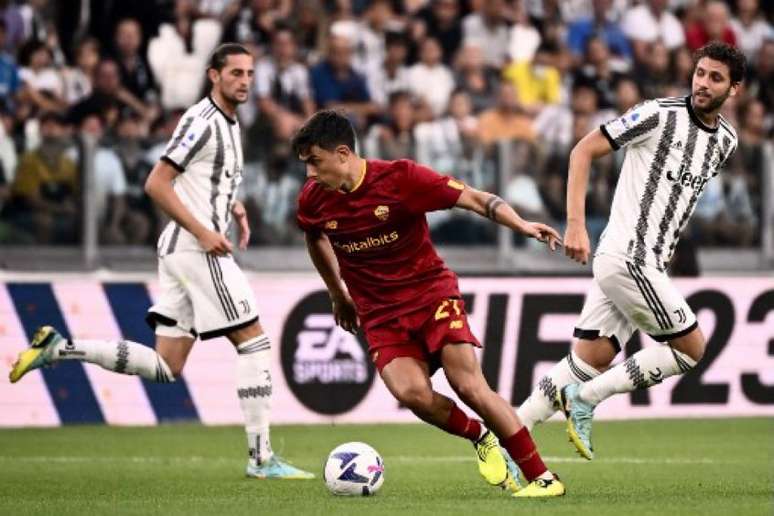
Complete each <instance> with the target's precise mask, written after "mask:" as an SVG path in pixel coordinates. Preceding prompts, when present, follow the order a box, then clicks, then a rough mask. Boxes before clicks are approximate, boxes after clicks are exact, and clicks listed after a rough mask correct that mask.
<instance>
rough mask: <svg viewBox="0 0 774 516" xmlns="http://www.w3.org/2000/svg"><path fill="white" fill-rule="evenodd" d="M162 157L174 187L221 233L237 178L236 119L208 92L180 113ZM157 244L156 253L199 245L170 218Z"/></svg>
mask: <svg viewBox="0 0 774 516" xmlns="http://www.w3.org/2000/svg"><path fill="white" fill-rule="evenodd" d="M161 159H162V160H164V161H166V162H167V163H169V164H170V165H172V166H173V167H175V168H176V169H177V170H178V172H180V174H179V175H178V176H177V177H176V178H175V183H174V188H175V192H176V193H177V195H178V196H179V197H180V200H181V201H182V202H183V204H184V205H185V207H186V208H188V210H189V211H190V212H191V214H193V216H194V217H196V219H197V220H198V221H199V222H201V223H202V224H203V225H204V226H206V227H207V228H209V229H212V230H215V231H218V232H220V233H221V234H226V232H227V230H228V227H229V224H230V222H231V207H232V206H233V204H234V198H235V197H236V193H237V188H239V184H240V183H241V182H242V170H243V167H242V164H243V156H242V143H241V139H240V135H239V123H238V122H237V121H236V120H235V119H233V118H231V117H229V116H228V115H226V114H225V113H224V112H223V111H221V109H220V108H219V107H218V106H217V105H216V104H215V102H213V100H212V98H210V97H209V96H207V97H205V98H204V99H202V100H200V101H199V102H198V103H197V104H194V105H193V106H191V107H190V108H189V109H188V110H187V111H186V112H185V114H183V117H182V118H181V119H180V122H179V123H178V125H177V128H176V129H175V132H174V134H173V135H172V139H171V140H170V142H169V144H168V145H167V148H166V150H165V151H164V156H163V157H162V158H161ZM157 249H158V255H159V256H166V255H168V254H170V253H173V252H175V251H190V250H198V251H201V250H202V248H201V246H200V245H199V243H198V241H197V240H196V238H195V237H194V236H193V235H192V234H191V233H189V232H188V231H186V230H185V229H183V228H182V227H180V225H179V224H178V223H176V222H175V221H174V220H173V221H170V222H169V224H167V227H166V228H164V231H163V232H162V233H161V236H160V237H159V241H158V246H157Z"/></svg>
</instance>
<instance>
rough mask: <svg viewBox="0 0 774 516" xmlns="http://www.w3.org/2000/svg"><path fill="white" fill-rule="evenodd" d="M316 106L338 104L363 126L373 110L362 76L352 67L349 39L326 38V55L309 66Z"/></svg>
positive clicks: (323, 106) (339, 37) (328, 106)
mask: <svg viewBox="0 0 774 516" xmlns="http://www.w3.org/2000/svg"><path fill="white" fill-rule="evenodd" d="M310 77H311V82H312V89H313V90H314V97H315V102H316V103H317V108H318V109H322V108H341V109H344V110H345V111H346V112H347V113H348V114H349V116H351V117H353V119H354V121H355V125H356V127H358V128H361V129H362V128H363V127H364V126H365V123H366V121H367V118H368V117H369V116H371V115H372V114H373V113H374V112H375V111H376V110H377V107H376V104H374V103H373V102H371V96H370V94H369V93H368V86H367V85H366V80H365V77H363V76H362V75H361V74H360V73H358V72H356V71H355V69H354V68H353V67H352V43H351V42H350V41H349V40H348V39H347V38H343V37H341V36H332V37H331V38H330V39H329V40H328V57H327V59H326V60H325V61H322V62H320V63H318V64H317V65H316V66H314V67H313V68H312V69H311V70H310Z"/></svg>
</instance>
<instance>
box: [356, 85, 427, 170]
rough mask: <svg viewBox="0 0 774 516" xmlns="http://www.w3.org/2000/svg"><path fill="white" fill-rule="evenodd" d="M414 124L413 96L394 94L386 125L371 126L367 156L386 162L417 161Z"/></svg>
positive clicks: (366, 143) (366, 145) (367, 143)
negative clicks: (396, 160)
mask: <svg viewBox="0 0 774 516" xmlns="http://www.w3.org/2000/svg"><path fill="white" fill-rule="evenodd" d="M414 124H415V120H414V106H413V103H412V100H411V94H409V93H408V92H406V91H397V92H394V93H392V94H391V95H390V103H389V111H388V113H387V121H386V123H382V124H374V125H373V126H371V129H370V131H369V132H368V136H367V137H366V138H365V141H364V147H365V151H366V155H367V156H368V157H370V158H375V159H384V160H395V159H403V158H408V159H416V141H415V140H414Z"/></svg>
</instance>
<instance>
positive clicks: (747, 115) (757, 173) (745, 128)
mask: <svg viewBox="0 0 774 516" xmlns="http://www.w3.org/2000/svg"><path fill="white" fill-rule="evenodd" d="M739 121H740V127H739V131H738V134H739V145H738V147H737V149H736V152H735V153H734V159H736V160H738V164H739V168H740V169H741V170H742V171H744V173H745V175H746V179H747V184H748V187H749V192H750V202H751V204H752V210H753V213H754V214H755V217H756V218H757V219H758V220H763V218H764V213H763V199H762V196H763V194H764V192H765V190H766V186H765V185H764V181H765V180H766V167H768V166H770V163H767V162H766V150H765V148H764V146H765V144H766V142H767V140H768V138H767V137H766V109H765V107H764V106H763V103H762V102H760V101H757V100H752V101H750V102H749V103H747V104H746V105H744V106H743V107H742V109H741V112H740V115H739ZM769 180H770V181H774V178H770V179H769Z"/></svg>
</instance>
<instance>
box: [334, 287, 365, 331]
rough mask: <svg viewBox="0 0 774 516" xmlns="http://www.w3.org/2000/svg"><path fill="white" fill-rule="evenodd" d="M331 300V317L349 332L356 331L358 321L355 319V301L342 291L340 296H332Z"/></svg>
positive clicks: (358, 324)
mask: <svg viewBox="0 0 774 516" xmlns="http://www.w3.org/2000/svg"><path fill="white" fill-rule="evenodd" d="M331 302H332V303H333V318H334V320H335V321H336V324H338V325H339V326H341V327H342V328H344V329H345V330H347V331H348V332H350V333H356V332H357V328H358V326H360V321H358V319H357V311H356V310H355V302H354V301H352V298H351V297H350V295H349V294H348V293H344V294H342V295H340V296H332V297H331Z"/></svg>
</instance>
